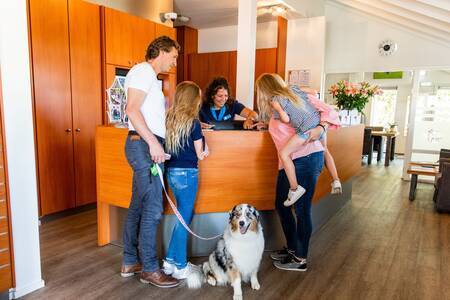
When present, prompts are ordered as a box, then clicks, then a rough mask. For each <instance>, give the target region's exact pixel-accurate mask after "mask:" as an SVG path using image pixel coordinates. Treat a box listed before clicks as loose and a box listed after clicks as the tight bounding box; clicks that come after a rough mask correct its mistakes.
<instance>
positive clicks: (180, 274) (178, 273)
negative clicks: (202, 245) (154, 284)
mask: <svg viewBox="0 0 450 300" xmlns="http://www.w3.org/2000/svg"><path fill="white" fill-rule="evenodd" d="M195 268H197V266H195V265H193V264H191V263H190V262H188V263H187V265H186V267H184V268H182V269H178V267H177V266H175V270H174V271H173V273H172V277H173V278H176V279H178V280H181V279H186V278H187V277H188V276H189V274H191V272H193V271H194V270H195Z"/></svg>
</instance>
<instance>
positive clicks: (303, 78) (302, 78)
mask: <svg viewBox="0 0 450 300" xmlns="http://www.w3.org/2000/svg"><path fill="white" fill-rule="evenodd" d="M288 74H289V75H288V84H291V85H297V86H301V87H310V85H311V71H310V70H289V72H288Z"/></svg>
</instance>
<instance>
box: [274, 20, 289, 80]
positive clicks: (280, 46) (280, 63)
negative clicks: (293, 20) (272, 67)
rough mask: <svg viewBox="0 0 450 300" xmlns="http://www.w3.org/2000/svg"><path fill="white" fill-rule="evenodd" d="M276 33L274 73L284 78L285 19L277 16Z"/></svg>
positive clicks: (286, 24)
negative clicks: (275, 66) (275, 69)
mask: <svg viewBox="0 0 450 300" xmlns="http://www.w3.org/2000/svg"><path fill="white" fill-rule="evenodd" d="M277 22H278V35H277V71H276V73H277V74H278V75H280V76H281V77H282V78H283V79H284V75H285V72H286V47H287V26H288V23H287V20H286V19H285V18H283V17H278V19H277Z"/></svg>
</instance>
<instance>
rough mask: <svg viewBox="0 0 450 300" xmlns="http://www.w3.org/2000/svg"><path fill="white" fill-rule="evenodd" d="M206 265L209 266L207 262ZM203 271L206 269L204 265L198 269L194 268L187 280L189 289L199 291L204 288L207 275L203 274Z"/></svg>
mask: <svg viewBox="0 0 450 300" xmlns="http://www.w3.org/2000/svg"><path fill="white" fill-rule="evenodd" d="M204 264H207V262H205V263H204ZM203 269H204V267H203V266H202V265H199V266H197V267H196V268H192V271H191V272H190V274H189V275H188V277H187V278H186V283H187V286H188V288H190V289H198V288H200V287H201V286H202V284H203V282H205V278H206V277H205V274H204V273H203Z"/></svg>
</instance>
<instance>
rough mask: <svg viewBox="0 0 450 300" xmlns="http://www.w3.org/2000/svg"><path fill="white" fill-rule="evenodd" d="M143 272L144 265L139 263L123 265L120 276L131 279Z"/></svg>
mask: <svg viewBox="0 0 450 300" xmlns="http://www.w3.org/2000/svg"><path fill="white" fill-rule="evenodd" d="M141 271H142V265H141V264H139V263H137V264H134V265H122V268H121V269H120V276H122V277H131V276H133V275H136V274H138V273H141Z"/></svg>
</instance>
